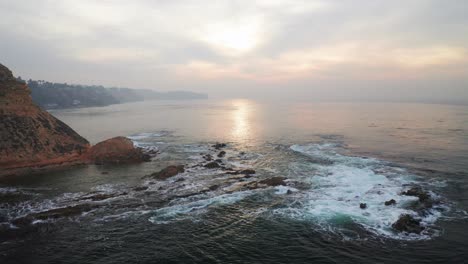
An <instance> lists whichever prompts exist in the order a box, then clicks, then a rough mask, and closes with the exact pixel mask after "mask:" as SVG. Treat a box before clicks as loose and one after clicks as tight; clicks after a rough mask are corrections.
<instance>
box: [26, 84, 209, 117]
mask: <svg viewBox="0 0 468 264" xmlns="http://www.w3.org/2000/svg"><path fill="white" fill-rule="evenodd" d="M18 81H19V82H23V83H26V84H27V85H28V86H29V88H30V89H31V96H32V99H33V101H34V102H35V103H36V104H38V105H39V106H41V107H43V108H45V109H54V108H75V107H91V106H106V105H111V104H119V103H127V102H137V101H144V100H194V99H206V98H208V96H207V95H206V94H201V93H194V92H188V91H173V92H157V91H153V90H146V89H130V88H114V87H111V88H108V87H103V86H97V85H73V84H66V83H52V82H46V81H42V80H41V81H35V80H29V81H27V82H25V81H23V80H22V79H21V78H19V79H18Z"/></svg>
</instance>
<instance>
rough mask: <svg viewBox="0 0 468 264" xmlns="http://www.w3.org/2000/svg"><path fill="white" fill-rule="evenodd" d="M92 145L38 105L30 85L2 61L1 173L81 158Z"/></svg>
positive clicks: (0, 104)
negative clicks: (16, 75)
mask: <svg viewBox="0 0 468 264" xmlns="http://www.w3.org/2000/svg"><path fill="white" fill-rule="evenodd" d="M89 147H90V146H89V143H88V141H87V140H86V139H84V138H83V137H81V136H80V135H78V134H77V133H76V132H75V131H73V129H71V128H70V127H69V126H67V125H66V124H65V123H63V122H62V121H60V120H58V119H57V118H55V117H53V116H52V115H50V114H49V113H48V112H46V111H44V110H42V109H41V108H39V107H38V106H36V105H35V104H34V103H33V102H32V99H31V96H30V90H29V88H28V87H27V85H25V84H23V83H20V82H17V81H16V79H15V78H14V76H13V74H12V73H11V71H10V70H9V69H8V68H6V67H5V66H3V65H1V64H0V174H2V173H1V172H2V171H6V170H8V169H16V168H25V167H42V166H48V165H58V164H64V163H73V162H81V156H82V154H83V153H85V152H87V151H88V149H89Z"/></svg>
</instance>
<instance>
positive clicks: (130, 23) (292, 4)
mask: <svg viewBox="0 0 468 264" xmlns="http://www.w3.org/2000/svg"><path fill="white" fill-rule="evenodd" d="M467 14H468V1H464V0H447V1H442V0H406V1H388V0H359V1H356V0H329V1H322V0H304V1H302V0H298V1H292V0H290V1H286V0H248V1H227V0H216V1H203V0H197V1H180V0H159V1H152V0H140V1H137V0H135V1H128V0H112V1H111V0H99V1H98V0H95V1H91V0H80V1H75V0H16V1H11V0H0V18H1V19H0V36H1V41H0V63H2V64H4V65H6V66H8V67H9V68H10V69H12V70H13V72H14V73H15V75H17V76H18V75H19V76H22V77H23V78H27V79H29V78H31V79H39V80H48V81H54V82H67V83H75V84H100V85H104V86H117V87H130V88H147V89H154V90H164V91H167V90H191V91H197V92H204V93H208V94H209V95H210V96H211V97H252V98H277V99H286V98H292V99H304V100H330V101H340V100H361V101H382V100H383V101H424V102H451V103H468V15H467Z"/></svg>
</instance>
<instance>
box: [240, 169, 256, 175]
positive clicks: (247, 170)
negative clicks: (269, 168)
mask: <svg viewBox="0 0 468 264" xmlns="http://www.w3.org/2000/svg"><path fill="white" fill-rule="evenodd" d="M240 174H246V175H250V174H255V170H253V169H245V170H241V171H240Z"/></svg>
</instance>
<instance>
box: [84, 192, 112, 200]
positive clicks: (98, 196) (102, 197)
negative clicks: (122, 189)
mask: <svg viewBox="0 0 468 264" xmlns="http://www.w3.org/2000/svg"><path fill="white" fill-rule="evenodd" d="M116 196H118V194H107V193H102V194H96V195H93V196H88V197H86V198H85V199H91V200H92V201H102V200H106V199H109V198H113V197H116Z"/></svg>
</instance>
